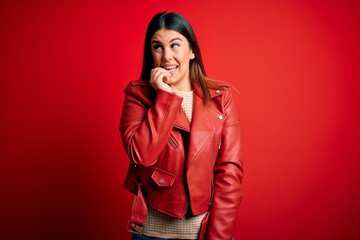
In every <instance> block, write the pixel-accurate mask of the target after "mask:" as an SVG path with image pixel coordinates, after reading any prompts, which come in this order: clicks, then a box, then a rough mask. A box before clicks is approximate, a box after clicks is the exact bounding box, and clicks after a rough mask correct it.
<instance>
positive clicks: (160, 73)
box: [150, 67, 173, 93]
mask: <svg viewBox="0 0 360 240" xmlns="http://www.w3.org/2000/svg"><path fill="white" fill-rule="evenodd" d="M170 80H171V74H170V72H169V71H167V70H166V69H164V68H161V67H157V68H153V69H152V70H151V73H150V84H151V86H152V87H153V88H154V89H155V90H156V91H157V90H163V91H167V92H170V93H172V92H173V91H172V89H171V87H170V85H169V84H168V83H169V81H170Z"/></svg>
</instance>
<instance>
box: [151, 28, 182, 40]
mask: <svg viewBox="0 0 360 240" xmlns="http://www.w3.org/2000/svg"><path fill="white" fill-rule="evenodd" d="M176 38H180V39H181V40H182V41H184V40H186V38H185V37H184V36H183V35H182V34H181V33H179V32H177V31H174V30H171V29H165V28H163V29H159V30H157V31H156V32H155V33H154V35H153V36H152V38H151V40H157V41H161V42H169V41H171V40H173V39H176Z"/></svg>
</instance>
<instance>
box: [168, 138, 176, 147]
mask: <svg viewBox="0 0 360 240" xmlns="http://www.w3.org/2000/svg"><path fill="white" fill-rule="evenodd" d="M169 142H170V144H171V145H172V146H173V147H174V148H176V146H177V144H176V142H175V140H174V139H173V138H172V137H171V136H170V137H169Z"/></svg>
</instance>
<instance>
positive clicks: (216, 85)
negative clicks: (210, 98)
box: [206, 78, 230, 90]
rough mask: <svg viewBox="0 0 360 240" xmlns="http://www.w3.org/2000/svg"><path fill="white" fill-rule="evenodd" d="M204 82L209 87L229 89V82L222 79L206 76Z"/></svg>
mask: <svg viewBox="0 0 360 240" xmlns="http://www.w3.org/2000/svg"><path fill="white" fill-rule="evenodd" d="M206 83H207V85H208V88H209V89H223V90H226V89H230V84H228V83H227V82H224V81H220V80H215V79H211V78H207V79H206Z"/></svg>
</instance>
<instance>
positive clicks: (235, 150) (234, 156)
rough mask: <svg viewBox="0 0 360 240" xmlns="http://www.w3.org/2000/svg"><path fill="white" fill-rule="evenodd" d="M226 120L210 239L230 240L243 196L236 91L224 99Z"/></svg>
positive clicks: (209, 228)
mask: <svg viewBox="0 0 360 240" xmlns="http://www.w3.org/2000/svg"><path fill="white" fill-rule="evenodd" d="M224 111H225V113H226V120H225V122H224V129H223V133H222V137H221V146H220V150H219V153H218V156H217V159H216V162H215V165H214V192H213V194H214V195H213V200H212V204H211V209H210V219H209V223H208V231H207V234H206V239H209V240H210V239H211V240H230V239H232V235H233V230H234V226H235V222H236V217H237V214H238V209H239V206H240V201H241V198H242V188H241V182H242V177H243V163H242V156H241V142H240V119H239V116H238V113H237V109H236V106H235V103H234V100H233V98H232V94H231V93H229V95H228V96H227V97H226V99H225V101H224Z"/></svg>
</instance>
